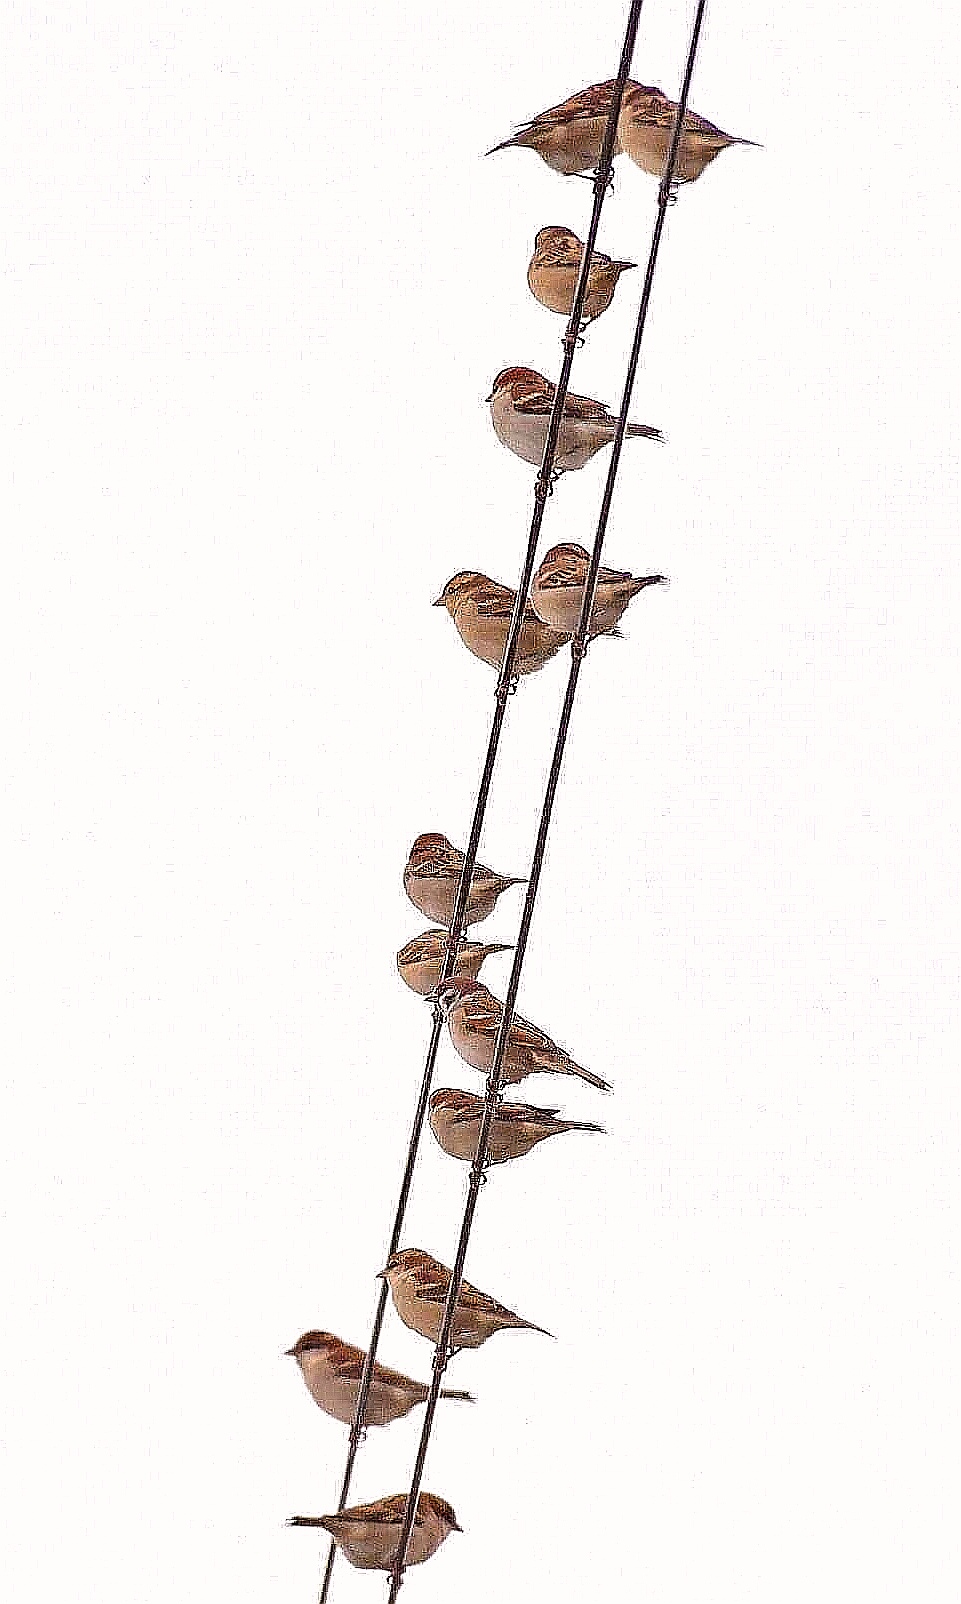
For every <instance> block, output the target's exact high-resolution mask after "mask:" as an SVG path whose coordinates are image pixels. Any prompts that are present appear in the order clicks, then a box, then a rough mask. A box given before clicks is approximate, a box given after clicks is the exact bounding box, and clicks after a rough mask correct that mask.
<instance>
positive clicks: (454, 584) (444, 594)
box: [434, 568, 490, 613]
mask: <svg viewBox="0 0 961 1604" xmlns="http://www.w3.org/2000/svg"><path fill="white" fill-rule="evenodd" d="M489 584H490V580H489V579H487V578H485V576H484V575H483V574H478V573H476V572H475V571H474V569H472V568H465V569H462V571H461V572H460V573H459V574H454V576H453V577H452V578H451V579H448V581H447V584H446V585H445V586H444V588H443V590H442V591H441V593H440V595H439V596H438V598H437V600H436V601H435V602H434V606H435V607H446V608H447V611H448V612H449V613H452V612H453V611H454V608H455V607H456V606H457V603H458V602H459V601H463V599H464V597H465V596H469V595H470V593H471V591H472V590H474V589H475V588H476V586H477V585H489Z"/></svg>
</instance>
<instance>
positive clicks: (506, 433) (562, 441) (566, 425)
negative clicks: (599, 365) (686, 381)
mask: <svg viewBox="0 0 961 1604" xmlns="http://www.w3.org/2000/svg"><path fill="white" fill-rule="evenodd" d="M555 388H556V386H555V385H553V384H551V382H550V380H549V379H545V378H544V375H543V374H542V373H536V372H535V371H534V369H533V368H502V369H501V371H500V373H498V375H497V377H496V379H495V380H494V387H493V389H492V390H491V393H490V395H489V396H488V397H487V401H488V403H489V405H490V409H491V422H492V423H493V425H494V432H495V434H496V435H497V438H498V440H499V441H500V442H501V444H502V445H505V446H507V447H508V449H509V450H510V451H513V452H515V453H516V455H517V456H519V457H523V459H524V461H525V462H532V463H533V464H534V466H535V467H536V468H539V467H540V465H541V460H542V458H543V456H544V445H545V442H546V440H547V427H548V422H549V419H550V415H551V407H552V406H553V403H554V392H555ZM617 423H618V420H617V418H616V417H615V416H614V415H613V413H611V412H609V411H608V410H607V407H606V406H605V405H604V403H603V402H602V401H593V400H592V399H591V398H590V396H586V395H574V394H573V393H572V392H571V391H568V393H567V395H566V396H565V397H564V407H563V411H562V414H561V424H560V428H559V430H558V433H557V453H556V456H555V458H554V472H553V478H557V476H558V475H559V474H562V473H568V472H570V471H571V470H572V469H575V468H583V467H584V465H585V463H587V462H590V460H591V458H592V457H593V456H594V455H595V453H596V452H598V451H600V450H602V449H603V447H604V446H609V445H610V444H611V441H612V440H613V439H614V435H615V434H616V432H617ZM627 438H628V439H629V440H640V439H643V440H663V439H664V436H663V435H662V433H661V431H660V429H655V428H653V427H652V425H651V424H649V423H629V424H628V425H627Z"/></svg>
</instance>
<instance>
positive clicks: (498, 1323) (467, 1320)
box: [381, 1248, 551, 1351]
mask: <svg viewBox="0 0 961 1604" xmlns="http://www.w3.org/2000/svg"><path fill="white" fill-rule="evenodd" d="M381 1274H382V1276H383V1277H384V1280H385V1281H386V1282H387V1285H388V1286H389V1287H390V1291H391V1296H392V1298H393V1300H394V1307H395V1308H396V1310H397V1313H398V1314H399V1315H400V1318H401V1319H402V1320H403V1322H404V1324H405V1326H409V1327H410V1329H411V1331H416V1332H417V1334H418V1336H421V1337H426V1338H427V1340H428V1342H433V1343H436V1342H437V1338H438V1337H439V1336H440V1328H441V1322H442V1320H443V1318H444V1306H445V1304H446V1303H447V1294H448V1292H449V1291H450V1271H449V1270H448V1268H447V1266H446V1265H445V1264H441V1262H440V1260H439V1259H435V1258H433V1257H432V1256H431V1254H429V1253H425V1252H424V1251H423V1249H421V1248H402V1249H401V1251H400V1252H399V1253H392V1254H391V1256H390V1258H389V1259H388V1260H387V1267H386V1269H384V1270H382V1271H381ZM497 1331H539V1332H540V1333H541V1335H542V1336H544V1337H549V1336H550V1335H551V1333H550V1332H549V1331H545V1330H544V1327H543V1326H536V1325H535V1324H534V1322H533V1321H532V1320H523V1319H522V1318H521V1316H520V1315H519V1314H515V1313H514V1311H513V1309H508V1308H507V1307H506V1306H505V1305H504V1304H503V1303H498V1301H497V1299H496V1298H491V1297H488V1295H487V1293H486V1292H481V1291H480V1290H479V1289H478V1288H477V1287H473V1286H471V1284H470V1282H469V1281H462V1282H461V1284H460V1291H459V1293H458V1294H457V1306H456V1308H455V1310H454V1324H453V1326H452V1328H451V1334H450V1345H451V1347H452V1348H453V1349H454V1350H455V1351H459V1350H460V1349H461V1348H479V1347H480V1346H481V1343H483V1342H486V1341H487V1339H488V1337H492V1336H494V1334H495V1332H497Z"/></svg>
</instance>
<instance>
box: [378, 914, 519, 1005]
mask: <svg viewBox="0 0 961 1604" xmlns="http://www.w3.org/2000/svg"><path fill="white" fill-rule="evenodd" d="M449 940H450V936H449V934H448V932H447V931H446V930H425V931H424V934H423V935H422V936H415V937H414V939H413V941H408V943H407V945H406V947H401V949H400V952H399V953H398V954H397V973H398V974H399V975H400V978H401V980H403V981H404V982H405V983H406V984H407V985H408V986H409V987H410V989H411V991H416V992H417V993H418V994H419V995H420V996H421V997H426V996H427V994H428V992H431V991H433V989H434V987H435V986H436V985H437V984H438V982H439V980H440V975H441V970H442V968H443V966H444V958H445V956H446V954H447V943H448V941H449ZM510 951H511V948H510V947H509V946H508V945H507V944H506V943H505V942H503V941H490V942H488V943H487V944H486V945H485V944H484V943H483V942H481V941H468V940H466V938H464V937H462V938H461V940H460V941H459V942H458V943H457V956H456V958H455V959H454V968H453V970H452V973H453V974H455V975H462V976H464V977H466V978H467V979H468V980H476V979H477V976H478V974H479V973H480V967H481V964H482V963H483V962H484V959H485V958H489V957H490V956H491V954H492V953H495V952H510Z"/></svg>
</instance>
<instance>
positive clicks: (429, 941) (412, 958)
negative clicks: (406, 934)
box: [397, 930, 447, 964]
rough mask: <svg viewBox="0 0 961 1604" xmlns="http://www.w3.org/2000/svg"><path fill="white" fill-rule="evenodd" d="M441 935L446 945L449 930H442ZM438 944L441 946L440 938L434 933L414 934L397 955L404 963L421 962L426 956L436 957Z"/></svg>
mask: <svg viewBox="0 0 961 1604" xmlns="http://www.w3.org/2000/svg"><path fill="white" fill-rule="evenodd" d="M441 937H442V938H443V946H445V947H446V945H447V931H446V930H442V931H441ZM438 946H439V940H438V937H437V936H436V935H434V934H431V935H423V936H414V938H413V940H412V941H408V943H407V945H406V947H402V948H401V950H400V952H399V953H398V954H397V956H398V958H400V959H401V960H402V961H403V962H404V963H412V964H416V963H420V962H421V961H422V960H423V959H424V958H433V957H435V956H436V954H437V951H438Z"/></svg>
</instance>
